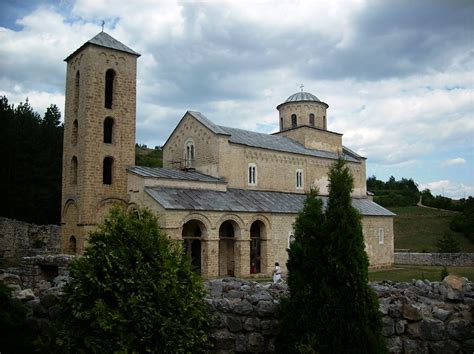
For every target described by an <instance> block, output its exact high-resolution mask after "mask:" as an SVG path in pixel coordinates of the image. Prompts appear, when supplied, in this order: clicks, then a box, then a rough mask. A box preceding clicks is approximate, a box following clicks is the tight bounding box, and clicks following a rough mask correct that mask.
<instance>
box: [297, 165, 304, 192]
mask: <svg viewBox="0 0 474 354" xmlns="http://www.w3.org/2000/svg"><path fill="white" fill-rule="evenodd" d="M296 188H297V189H302V188H303V170H296Z"/></svg>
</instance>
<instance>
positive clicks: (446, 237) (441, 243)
mask: <svg viewBox="0 0 474 354" xmlns="http://www.w3.org/2000/svg"><path fill="white" fill-rule="evenodd" d="M436 247H438V252H440V253H456V252H459V251H460V250H461V246H460V244H459V241H458V240H457V239H456V236H455V235H454V234H453V233H452V232H445V233H444V234H443V236H442V237H441V238H440V239H438V241H437V242H436Z"/></svg>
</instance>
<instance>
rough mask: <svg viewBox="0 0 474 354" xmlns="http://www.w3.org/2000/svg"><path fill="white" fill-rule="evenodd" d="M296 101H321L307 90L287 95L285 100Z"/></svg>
mask: <svg viewBox="0 0 474 354" xmlns="http://www.w3.org/2000/svg"><path fill="white" fill-rule="evenodd" d="M298 101H316V102H321V101H320V100H319V98H317V97H316V96H315V95H313V94H312V93H309V92H297V93H294V94H292V95H291V96H290V97H288V98H287V99H286V101H285V103H287V102H298Z"/></svg>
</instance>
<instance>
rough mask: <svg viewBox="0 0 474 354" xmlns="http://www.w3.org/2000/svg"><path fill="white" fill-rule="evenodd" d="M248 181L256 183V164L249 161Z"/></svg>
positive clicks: (251, 183) (250, 183) (252, 183)
mask: <svg viewBox="0 0 474 354" xmlns="http://www.w3.org/2000/svg"><path fill="white" fill-rule="evenodd" d="M248 182H249V185H256V184H257V165H255V164H254V163H249V169H248Z"/></svg>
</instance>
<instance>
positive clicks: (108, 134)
mask: <svg viewBox="0 0 474 354" xmlns="http://www.w3.org/2000/svg"><path fill="white" fill-rule="evenodd" d="M113 129H114V120H113V119H112V118H110V117H107V118H105V120H104V143H106V144H112V134H113Z"/></svg>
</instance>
